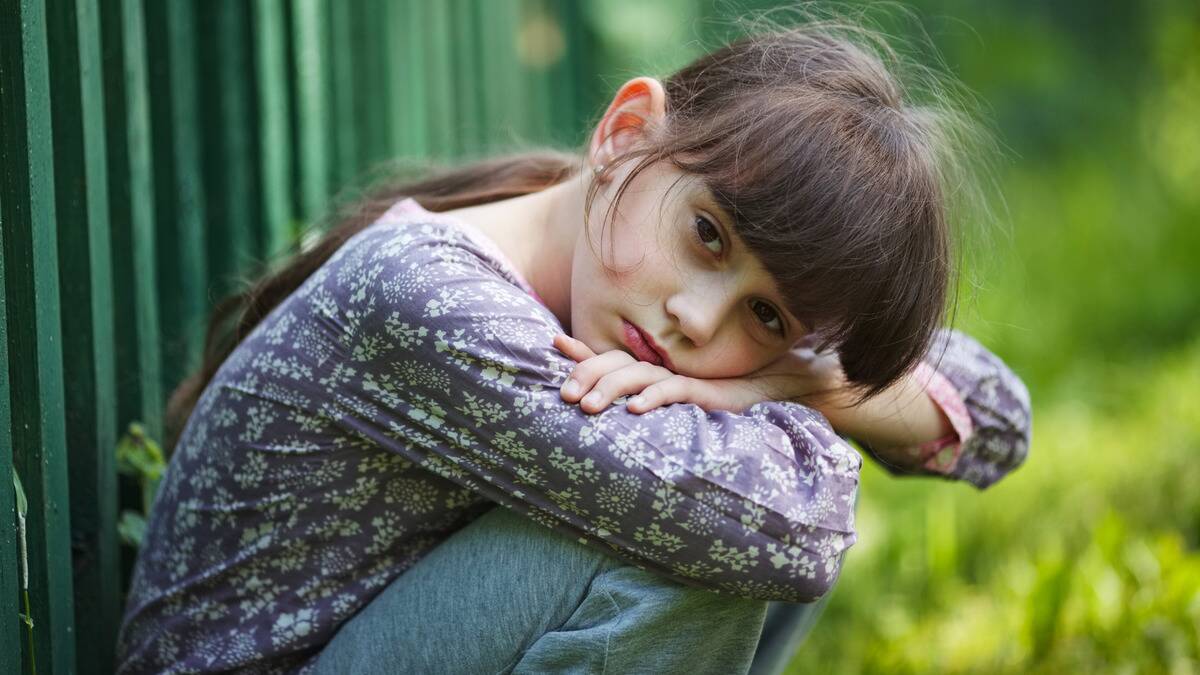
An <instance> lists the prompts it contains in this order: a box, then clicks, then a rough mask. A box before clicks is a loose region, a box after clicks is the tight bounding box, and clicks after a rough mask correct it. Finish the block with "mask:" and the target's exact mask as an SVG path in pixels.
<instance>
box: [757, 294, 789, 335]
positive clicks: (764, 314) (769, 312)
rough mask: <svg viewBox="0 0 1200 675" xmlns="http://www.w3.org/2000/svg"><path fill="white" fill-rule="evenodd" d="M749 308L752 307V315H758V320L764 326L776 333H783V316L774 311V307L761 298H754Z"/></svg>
mask: <svg viewBox="0 0 1200 675" xmlns="http://www.w3.org/2000/svg"><path fill="white" fill-rule="evenodd" d="M751 308H753V309H754V315H755V316H757V317H758V320H759V321H761V322H762V324H763V325H764V326H766V327H767V328H769V329H771V331H772V332H774V333H777V334H778V335H783V334H784V333H785V329H784V326H783V317H782V316H780V315H779V312H777V311H775V308H774V307H772V306H770V305H768V304H767V303H765V302H763V301H761V300H755V301H754V302H753V304H752V305H751Z"/></svg>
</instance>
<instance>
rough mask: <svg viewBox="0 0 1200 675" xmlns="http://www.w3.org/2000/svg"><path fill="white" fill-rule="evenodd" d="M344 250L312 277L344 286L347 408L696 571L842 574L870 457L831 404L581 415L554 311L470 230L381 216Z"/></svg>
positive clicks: (513, 490) (427, 458)
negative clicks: (827, 413)
mask: <svg viewBox="0 0 1200 675" xmlns="http://www.w3.org/2000/svg"><path fill="white" fill-rule="evenodd" d="M333 263H334V264H332V265H330V266H327V272H326V273H324V274H321V275H319V276H318V277H316V278H314V279H312V280H310V282H309V284H308V286H307V287H306V288H305V289H304V293H305V294H306V295H307V297H308V301H309V302H316V303H320V302H321V301H322V300H321V299H322V297H330V298H337V299H338V301H337V302H331V303H328V306H329V310H330V311H329V313H328V315H327V316H326V320H328V321H330V322H334V323H336V324H338V325H337V328H336V330H337V331H338V332H339V333H340V336H341V337H340V338H339V342H340V347H339V350H340V351H342V352H343V353H344V354H345V355H347V356H348V359H347V360H348V361H349V362H351V363H350V364H349V365H350V366H352V367H348V368H347V369H346V371H347V372H344V373H343V375H344V377H343V378H342V381H340V382H339V392H340V397H339V402H338V407H337V409H329V410H327V411H326V412H325V414H327V415H330V416H331V417H333V418H334V419H335V420H336V422H337V423H338V424H340V425H343V426H344V427H346V428H348V429H349V430H351V431H353V432H354V433H355V434H357V435H358V436H360V437H363V438H365V439H369V440H371V441H373V442H375V443H377V444H379V445H381V446H383V447H385V448H387V449H388V450H391V451H393V452H395V453H398V454H399V455H402V456H403V457H404V458H405V459H407V460H409V461H412V462H414V463H417V464H419V465H420V466H422V467H423V468H425V469H427V470H429V471H432V472H434V473H436V474H438V475H440V476H442V477H444V478H446V479H448V480H451V481H453V482H455V483H458V484H460V485H462V486H464V487H468V488H470V489H472V490H474V491H476V492H478V493H480V494H482V495H484V496H485V497H487V498H488V499H491V500H493V501H495V502H498V503H501V504H504V505H506V506H509V507H510V508H513V509H515V510H517V511H519V512H521V513H523V514H526V515H528V516H529V517H531V518H533V519H535V520H537V521H539V522H542V523H544V524H545V525H548V526H550V527H553V528H555V529H557V530H559V531H562V532H564V533H568V534H570V535H572V536H574V537H577V538H579V539H580V540H581V541H586V542H590V543H592V544H596V545H601V546H604V547H607V548H608V549H609V550H611V551H613V552H614V554H616V555H618V556H620V557H622V558H624V559H626V560H628V561H630V562H632V563H635V564H637V565H639V566H642V567H645V568H647V569H650V570H651V571H655V572H658V573H661V574H664V575H667V576H669V577H671V578H674V579H676V580H678V581H680V582H684V583H690V584H692V585H699V586H702V587H706V588H710V589H713V590H720V591H725V592H729V593H733V594H736V595H740V596H743V597H753V598H759V599H764V600H788V601H796V602H803V601H811V600H813V599H815V598H817V597H819V596H820V595H822V594H823V593H825V591H826V590H828V589H829V588H830V586H831V585H832V584H833V582H834V581H835V580H836V578H837V575H838V572H839V565H840V561H841V557H842V555H841V554H842V553H843V552H844V551H845V550H846V549H847V548H849V547H850V546H851V545H852V544H853V543H854V541H855V533H854V501H855V498H856V494H857V487H858V477H859V471H860V468H861V463H862V460H861V457H860V456H859V455H858V453H857V452H855V451H854V450H853V448H851V447H850V446H849V445H848V444H846V443H845V442H844V441H843V440H842V439H841V438H839V437H838V436H837V434H835V433H834V432H833V430H832V429H831V427H830V426H829V424H828V423H827V422H826V420H825V419H824V418H823V417H822V416H821V415H820V414H819V413H817V412H815V411H813V410H811V409H809V408H807V407H804V406H801V405H798V404H794V403H775V402H771V403H763V404H759V405H756V406H754V407H753V408H751V409H750V410H749V411H747V413H746V414H732V413H727V412H722V411H714V412H711V413H706V412H705V411H703V410H702V409H701V408H700V407H698V406H695V405H690V404H683V405H680V404H677V405H672V406H667V407H664V408H660V409H658V410H655V411H653V412H650V413H647V414H644V415H635V414H632V413H629V412H627V411H626V410H625V408H624V406H621V405H614V406H612V407H610V408H609V409H608V410H606V411H604V412H602V413H600V414H597V415H589V414H586V413H584V412H583V411H582V410H581V409H580V408H579V407H578V406H575V405H572V404H568V403H565V402H564V401H562V400H561V398H560V396H559V393H558V392H559V385H560V384H561V383H562V382H563V381H564V380H565V378H566V375H567V374H568V372H569V369H570V367H571V366H572V365H573V363H572V362H571V361H570V359H568V358H567V357H566V356H565V355H562V354H561V353H559V352H558V351H557V350H556V349H555V348H554V347H553V346H552V339H553V336H554V335H555V333H556V332H559V331H561V326H560V325H559V323H558V322H557V320H556V319H555V318H554V316H553V315H552V314H551V313H550V312H549V310H547V309H546V308H545V307H543V306H541V305H540V304H538V303H537V302H535V301H534V300H533V299H532V298H531V297H530V296H529V295H528V294H527V293H525V292H523V291H522V290H521V289H520V288H519V287H518V286H517V285H515V284H514V283H513V281H512V278H511V277H510V276H508V273H506V270H505V268H504V266H503V264H502V263H500V262H499V261H497V260H496V259H494V258H492V257H489V256H488V255H487V254H486V253H485V250H484V249H483V248H480V246H479V245H478V242H477V241H475V240H474V238H473V237H471V236H467V235H466V234H465V231H464V230H462V229H459V228H457V227H453V226H450V225H447V224H444V223H437V222H436V221H435V222H422V221H418V222H405V223H388V222H387V221H386V220H384V221H383V222H381V223H378V224H376V225H375V226H373V227H372V228H370V229H368V230H367V231H366V232H363V233H361V234H360V235H358V236H357V237H356V238H355V239H353V240H351V241H350V242H349V243H348V244H347V245H346V246H345V247H343V249H342V250H341V251H340V252H339V253H338V257H337V259H335V261H333Z"/></svg>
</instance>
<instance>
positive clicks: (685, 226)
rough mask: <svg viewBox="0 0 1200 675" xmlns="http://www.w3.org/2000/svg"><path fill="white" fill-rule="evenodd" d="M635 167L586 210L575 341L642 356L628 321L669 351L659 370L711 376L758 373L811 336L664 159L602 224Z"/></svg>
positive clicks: (710, 203) (725, 223)
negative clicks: (610, 206) (618, 190)
mask: <svg viewBox="0 0 1200 675" xmlns="http://www.w3.org/2000/svg"><path fill="white" fill-rule="evenodd" d="M630 168H632V162H630V163H627V164H626V165H623V166H620V167H617V168H616V170H614V171H613V172H612V173H613V177H612V180H611V181H610V182H609V183H608V185H607V186H606V187H605V189H604V190H602V191H601V192H600V194H599V195H598V196H597V198H596V200H595V201H594V203H593V206H592V212H591V213H589V219H590V223H589V227H588V228H587V230H590V231H581V234H580V236H579V239H578V240H577V242H576V246H575V253H574V260H573V263H572V271H571V333H572V335H573V336H574V337H575V338H577V339H579V340H582V341H583V342H584V343H585V344H587V345H588V346H589V347H591V348H592V349H593V350H594V351H596V352H598V353H600V352H604V351H609V350H613V349H620V350H623V351H626V352H628V353H630V354H633V355H634V356H635V357H637V356H638V351H639V350H638V349H637V348H635V347H634V345H633V344H631V339H630V337H629V336H628V330H627V327H626V322H628V323H629V324H633V325H634V326H636V328H637V329H639V330H640V331H641V332H642V333H644V334H645V335H647V336H649V338H650V339H651V340H653V342H654V343H656V345H657V347H658V350H659V352H660V353H664V354H665V356H666V360H665V362H663V363H662V364H661V365H663V366H664V367H667V368H669V369H671V370H672V371H674V372H676V373H679V374H682V375H688V376H691V377H699V378H706V379H712V378H720V377H737V376H741V375H745V374H747V373H750V372H753V371H755V370H758V369H759V368H761V367H763V366H765V365H767V364H768V363H770V362H771V361H774V360H775V359H777V358H779V357H780V356H781V355H783V354H784V353H785V352H787V351H788V350H789V349H791V347H792V346H793V345H795V343H796V342H797V341H798V340H799V339H800V338H802V337H804V335H805V333H807V329H806V328H805V326H804V325H803V324H801V323H800V322H799V321H798V320H797V319H796V318H795V317H794V316H792V315H791V314H790V313H788V312H787V310H785V309H784V304H783V298H782V297H781V296H780V294H779V291H778V289H777V288H776V286H775V282H774V279H773V278H772V277H771V276H770V275H769V274H768V273H767V271H766V270H765V269H764V268H763V267H762V265H761V264H760V263H759V262H758V260H757V259H756V258H754V257H753V256H752V255H751V254H750V252H749V251H748V250H747V249H746V248H745V247H744V246H743V245H742V244H741V242H740V241H739V240H738V239H737V238H736V236H735V235H734V233H733V230H732V221H731V220H730V219H729V217H728V214H725V213H724V212H722V211H721V210H719V209H718V207H717V205H716V203H715V202H714V200H713V198H712V196H711V195H710V194H708V192H707V190H706V189H705V188H704V186H703V184H702V183H701V182H700V181H699V180H697V179H696V178H694V177H693V176H690V175H688V174H685V173H684V172H682V171H680V170H679V169H677V168H675V167H674V166H673V165H671V164H669V163H665V162H659V163H657V164H654V165H652V166H650V167H647V168H646V170H644V171H642V172H641V173H640V174H639V175H638V176H637V177H636V178H635V179H634V180H633V182H632V183H631V184H630V185H629V187H628V189H626V191H625V193H624V194H623V195H622V198H621V202H620V205H619V208H618V209H614V213H613V219H612V221H611V223H610V224H609V226H608V227H605V226H604V223H605V220H604V218H605V211H606V210H607V207H608V203H609V202H608V200H609V199H611V198H612V197H613V195H614V194H615V192H616V188H617V186H618V185H619V184H620V183H621V181H622V180H624V178H625V176H626V174H627V172H628V171H629V169H630ZM676 181H678V183H677V182H676ZM668 193H669V194H668ZM589 243H590V245H591V246H590V247H589ZM593 251H595V252H596V254H599V255H600V256H602V257H603V262H604V263H607V264H608V266H609V267H610V268H611V271H609V270H606V269H605V267H604V265H603V264H601V261H600V260H597V256H596V254H593ZM636 339H637V338H636V337H635V338H633V340H636ZM642 360H648V359H644V358H643V359H642Z"/></svg>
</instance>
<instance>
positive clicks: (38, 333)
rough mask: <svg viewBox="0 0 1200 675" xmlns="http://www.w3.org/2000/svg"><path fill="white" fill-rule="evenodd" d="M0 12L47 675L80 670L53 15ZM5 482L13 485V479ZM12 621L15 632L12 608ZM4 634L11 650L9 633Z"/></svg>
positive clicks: (11, 347) (33, 537)
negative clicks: (50, 31)
mask: <svg viewBox="0 0 1200 675" xmlns="http://www.w3.org/2000/svg"><path fill="white" fill-rule="evenodd" d="M0 16H4V17H8V19H9V20H6V21H5V22H4V24H3V27H2V28H0V31H2V34H0V91H3V92H4V95H3V96H0V120H2V121H3V123H2V125H0V134H2V136H0V195H4V199H3V202H2V203H0V222H3V224H4V234H3V239H4V241H3V247H4V248H3V257H4V277H5V278H4V292H5V312H6V317H5V324H6V328H7V333H6V338H7V345H6V348H7V352H8V354H7V356H8V362H7V367H8V376H9V381H8V386H7V388H8V395H9V397H8V413H9V416H10V419H9V425H8V429H9V434H10V435H11V438H10V440H11V444H12V445H11V446H10V447H11V448H12V463H13V465H14V466H15V468H16V470H17V473H18V474H19V475H20V477H21V482H22V484H23V485H24V490H25V494H26V496H27V497H28V500H29V517H28V520H27V528H26V542H27V551H28V561H29V597H30V601H31V611H32V617H33V622H34V640H33V647H32V650H29V649H28V647H27V644H28V643H27V642H26V641H25V640H21V644H22V645H23V650H22V651H23V660H24V665H25V667H26V668H27V667H28V666H29V665H30V663H31V661H36V664H37V668H38V671H39V672H43V673H60V672H61V673H65V672H70V671H71V670H72V669H73V668H74V667H75V616H74V603H73V597H72V596H73V593H72V588H73V583H72V579H71V553H70V551H71V548H70V514H69V511H70V505H69V501H68V490H67V443H66V430H65V428H64V427H65V425H64V424H63V416H62V414H63V407H64V401H63V362H62V334H61V330H60V323H59V321H60V315H59V296H58V251H57V246H56V239H57V237H56V232H55V202H54V168H53V167H54V164H53V158H54V147H53V141H52V125H51V116H50V113H51V110H50V73H49V63H48V57H47V33H46V8H45V5H44V4H43V2H42V0H20V1H18V0H0ZM4 480H5V481H6V482H8V483H9V485H11V481H12V477H11V472H10V475H7V476H5V477H4ZM5 492H9V493H11V488H10V489H9V490H6V491H5ZM9 503H11V498H10V500H9ZM8 509H9V507H8V504H5V507H4V510H5V511H6V512H8ZM7 597H8V598H10V599H11V598H12V597H13V596H7ZM5 616H6V619H5V626H6V628H7V627H8V626H11V624H10V623H9V621H11V617H13V616H15V613H14V612H11V611H5ZM5 632H6V633H9V636H8V637H6V638H4V640H3V643H8V642H10V641H11V632H10V631H8V630H6V631H5ZM8 672H17V671H11V670H10V671H8Z"/></svg>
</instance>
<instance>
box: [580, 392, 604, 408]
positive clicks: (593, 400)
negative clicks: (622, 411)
mask: <svg viewBox="0 0 1200 675" xmlns="http://www.w3.org/2000/svg"><path fill="white" fill-rule="evenodd" d="M599 402H600V394H597V393H596V392H592V393H590V394H588V395H587V396H584V397H583V403H585V404H586V405H596V404H597V403H599Z"/></svg>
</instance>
